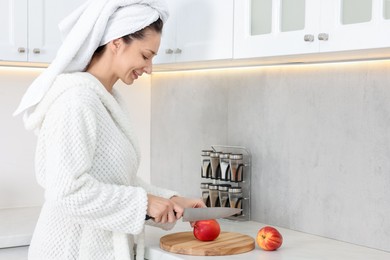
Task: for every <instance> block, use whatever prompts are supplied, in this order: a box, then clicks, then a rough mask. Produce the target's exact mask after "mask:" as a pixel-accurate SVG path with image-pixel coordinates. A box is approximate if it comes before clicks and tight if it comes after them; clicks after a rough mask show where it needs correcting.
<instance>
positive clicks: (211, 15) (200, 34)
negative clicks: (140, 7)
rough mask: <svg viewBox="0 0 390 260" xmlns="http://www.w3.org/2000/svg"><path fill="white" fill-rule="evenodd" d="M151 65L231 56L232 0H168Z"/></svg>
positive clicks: (228, 57)
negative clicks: (165, 18)
mask: <svg viewBox="0 0 390 260" xmlns="http://www.w3.org/2000/svg"><path fill="white" fill-rule="evenodd" d="M167 3H168V5H169V12H170V17H169V19H168V22H167V23H166V24H165V25H164V29H163V34H162V39H161V45H160V49H159V53H158V55H157V56H156V57H155V59H154V63H155V64H165V63H176V62H192V61H208V60H220V59H231V58H232V56H233V0H212V1H210V0H185V1H183V0H169V1H167Z"/></svg>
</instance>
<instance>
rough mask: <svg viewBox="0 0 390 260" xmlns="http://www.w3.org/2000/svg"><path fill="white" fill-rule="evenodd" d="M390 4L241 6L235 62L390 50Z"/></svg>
mask: <svg viewBox="0 0 390 260" xmlns="http://www.w3.org/2000/svg"><path fill="white" fill-rule="evenodd" d="M389 13H390V1H388V0H310V1H309V0H308V1H305V0H236V1H235V19H234V21H235V24H234V58H252V57H267V56H278V55H290V54H309V53H318V52H333V51H344V50H359V49H370V48H381V47H389V46H390V34H389V33H388V28H390V27H389V26H390V20H389V19H390V14H389Z"/></svg>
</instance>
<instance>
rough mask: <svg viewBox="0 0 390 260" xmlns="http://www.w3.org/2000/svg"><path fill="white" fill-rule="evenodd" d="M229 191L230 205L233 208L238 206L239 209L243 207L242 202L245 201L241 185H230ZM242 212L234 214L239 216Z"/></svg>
mask: <svg viewBox="0 0 390 260" xmlns="http://www.w3.org/2000/svg"><path fill="white" fill-rule="evenodd" d="M228 193H229V202H230V207H231V208H237V209H242V202H243V197H242V189H241V187H230V188H229V189H228ZM241 214H242V212H241V213H238V214H236V215H234V216H239V215H241Z"/></svg>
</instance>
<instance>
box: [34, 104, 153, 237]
mask: <svg viewBox="0 0 390 260" xmlns="http://www.w3.org/2000/svg"><path fill="white" fill-rule="evenodd" d="M61 98H62V97H61ZM88 102H89V101H88V100H86V101H82V102H80V100H78V99H77V98H76V99H75V100H72V99H69V100H66V101H65V102H58V103H59V105H54V106H53V107H52V108H51V110H50V111H49V112H48V113H47V115H46V118H45V121H44V124H43V128H42V130H43V131H41V133H42V134H44V136H40V138H44V139H45V141H44V142H43V144H44V145H45V147H46V149H41V150H43V151H45V154H44V155H41V156H44V157H45V158H46V159H45V160H44V161H45V163H46V165H45V167H46V169H45V172H46V174H45V180H44V183H43V186H44V188H45V198H46V203H49V204H50V206H52V207H56V208H57V209H58V210H60V212H62V213H63V214H64V215H66V216H68V217H69V219H70V220H71V221H74V222H77V223H80V224H83V225H86V226H90V227H93V228H99V229H105V230H110V231H117V232H124V233H130V234H138V233H140V232H141V231H142V230H143V226H144V224H145V214H146V210H147V193H146V191H145V189H144V188H142V187H135V186H125V185H116V184H110V183H103V182H101V181H98V180H97V179H96V178H94V177H93V176H92V175H91V174H90V170H91V167H92V166H93V165H92V162H93V158H94V153H95V149H96V143H97V140H98V138H99V137H98V136H97V133H98V131H97V127H98V125H97V121H98V116H99V114H97V113H96V108H95V107H94V106H93V102H91V104H92V105H91V106H89V105H88ZM85 103H87V105H86V104H85ZM99 141H100V140H99ZM107 153H109V151H107ZM109 170H110V169H108V171H109Z"/></svg>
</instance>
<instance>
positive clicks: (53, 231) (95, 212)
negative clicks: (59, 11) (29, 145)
mask: <svg viewBox="0 0 390 260" xmlns="http://www.w3.org/2000/svg"><path fill="white" fill-rule="evenodd" d="M166 19H167V11H166V8H165V6H164V5H163V3H162V1H161V0H143V1H142V0H127V1H126V0H99V1H96V0H92V1H89V2H87V3H86V4H85V5H83V6H82V7H80V8H79V9H77V10H76V11H75V12H74V13H72V14H71V15H70V16H69V17H68V18H67V19H66V20H64V22H63V23H62V30H63V31H64V32H65V34H67V36H66V38H65V40H64V43H63V45H62V46H61V48H60V49H59V51H58V54H57V57H56V59H55V60H54V61H53V63H52V64H51V65H50V66H49V67H48V68H47V69H46V70H45V71H44V73H42V75H40V76H39V77H38V78H37V80H36V81H34V82H33V84H32V85H31V86H30V87H29V89H28V91H27V92H26V94H25V96H24V97H23V99H22V102H21V104H20V106H19V108H18V110H17V111H16V113H20V112H25V117H24V121H25V125H26V127H27V128H28V129H34V130H38V132H39V133H38V144H37V151H36V174H37V180H38V183H39V184H40V185H41V186H42V187H43V188H44V189H45V203H44V205H43V207H42V211H41V214H40V217H39V220H38V223H37V225H36V229H35V231H34V235H33V239H32V241H31V245H30V249H29V259H30V260H62V259H64V260H65V259H66V260H69V259H80V260H89V259H91V260H92V259H93V260H98V259H102V260H103V259H104V260H110V259H115V260H117V259H132V258H133V254H134V252H133V245H134V242H136V243H137V259H143V228H144V224H145V216H146V215H149V216H151V217H153V220H148V221H146V223H148V224H151V225H155V226H159V227H162V228H165V229H169V228H172V227H173V224H174V223H175V221H176V220H177V219H179V218H181V216H182V214H183V208H185V207H204V204H203V202H202V201H201V200H200V199H187V198H183V197H180V196H178V195H177V194H176V193H175V192H173V191H169V190H165V189H161V188H157V187H154V186H151V185H148V184H146V183H144V182H142V181H141V179H139V178H138V177H137V176H136V173H137V169H138V165H139V160H140V152H139V148H138V143H137V140H136V138H135V136H134V132H133V130H132V126H131V124H130V122H129V119H128V115H127V114H126V112H125V111H124V109H123V108H122V107H123V105H122V102H121V100H120V97H119V96H118V93H117V92H116V90H115V89H114V87H113V86H114V84H115V82H116V81H117V80H118V79H120V80H122V81H123V82H124V83H126V84H129V85H130V84H132V83H133V82H134V80H136V79H137V78H138V77H139V76H141V75H142V74H143V73H148V74H149V73H151V71H152V59H153V57H154V56H155V55H156V53H157V51H158V48H159V45H160V38H161V31H162V26H163V22H165V21H166Z"/></svg>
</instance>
